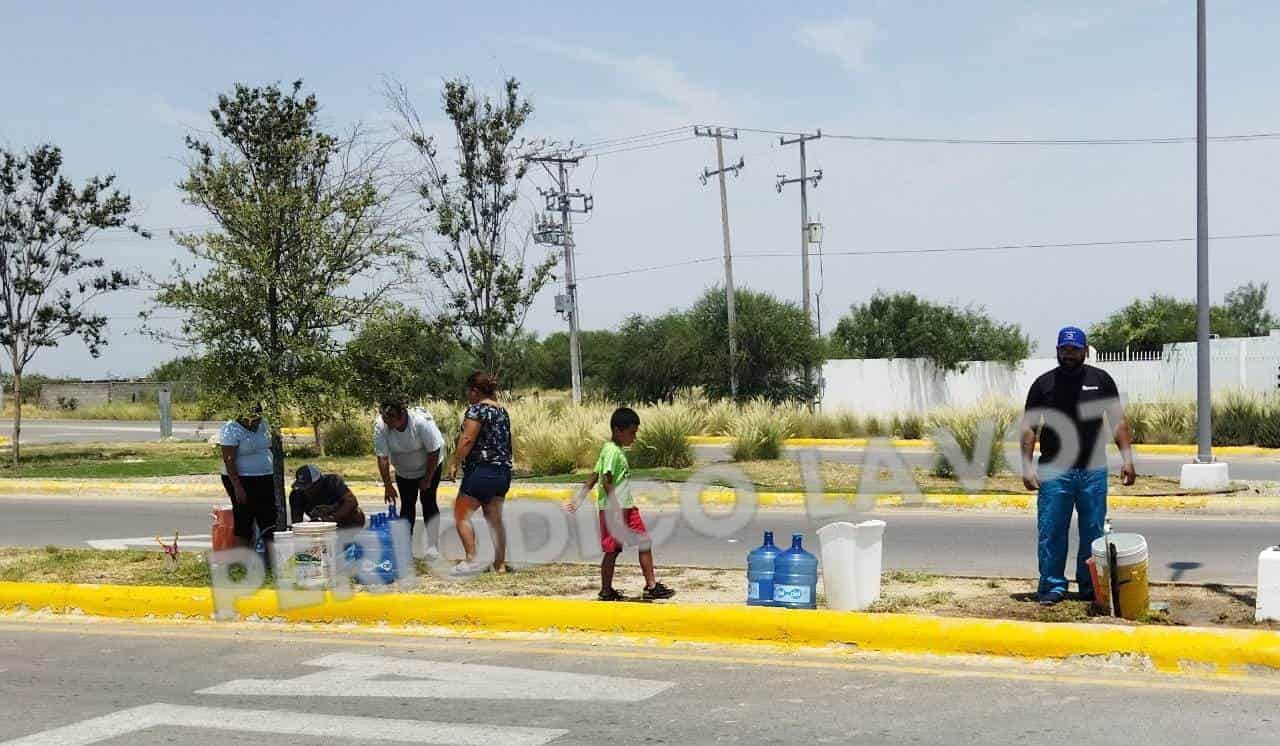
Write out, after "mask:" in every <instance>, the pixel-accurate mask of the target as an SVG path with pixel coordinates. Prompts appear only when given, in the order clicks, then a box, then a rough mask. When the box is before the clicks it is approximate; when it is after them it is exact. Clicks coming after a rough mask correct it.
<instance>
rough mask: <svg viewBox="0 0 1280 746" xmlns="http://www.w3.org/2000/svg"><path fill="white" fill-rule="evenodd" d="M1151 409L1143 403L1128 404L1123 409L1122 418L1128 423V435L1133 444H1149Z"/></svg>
mask: <svg viewBox="0 0 1280 746" xmlns="http://www.w3.org/2000/svg"><path fill="white" fill-rule="evenodd" d="M1153 415H1154V412H1153V407H1152V406H1151V405H1150V404H1147V403H1145V402H1136V403H1133V404H1128V405H1126V406H1125V408H1124V418H1125V420H1126V421H1127V422H1128V423H1129V435H1130V436H1131V437H1132V438H1133V442H1134V443H1149V442H1151V441H1150V438H1151V420H1152V417H1153Z"/></svg>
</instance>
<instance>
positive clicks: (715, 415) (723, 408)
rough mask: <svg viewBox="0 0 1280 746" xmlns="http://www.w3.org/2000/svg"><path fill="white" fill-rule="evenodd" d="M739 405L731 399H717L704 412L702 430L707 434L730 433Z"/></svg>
mask: <svg viewBox="0 0 1280 746" xmlns="http://www.w3.org/2000/svg"><path fill="white" fill-rule="evenodd" d="M737 413H738V406H737V405H736V404H734V403H733V402H730V401H725V400H721V401H717V402H712V403H711V404H709V405H707V406H706V407H705V408H704V410H703V414H702V432H703V433H705V434H706V435H728V434H729V430H730V429H731V427H732V425H733V418H734V415H736V414H737Z"/></svg>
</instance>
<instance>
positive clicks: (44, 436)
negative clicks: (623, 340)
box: [0, 419, 1280, 481]
mask: <svg viewBox="0 0 1280 746" xmlns="http://www.w3.org/2000/svg"><path fill="white" fill-rule="evenodd" d="M221 425H222V423H221V422H175V423H174V425H173V435H174V437H175V438H178V439H180V440H203V439H204V438H207V437H209V436H210V435H212V434H214V433H215V432H217V429H218V428H219V427H220V426H221ZM12 429H13V421H12V420H3V419H0V432H9V431H11V430H12ZM159 437H160V423H159V421H158V420H157V421H149V422H136V421H124V420H24V421H23V423H22V442H24V443H32V444H34V443H113V442H119V443H135V442H139V441H148V440H158V439H159ZM695 451H696V452H697V454H698V457H699V458H701V459H704V460H711V461H726V460H728V459H729V449H728V447H727V446H696V447H695ZM820 453H821V455H822V458H824V459H831V460H835V461H842V462H846V463H862V460H863V458H864V455H865V454H864V452H863V450H862V449H861V448H848V449H832V448H824V449H821V450H820ZM900 453H901V454H902V456H903V458H904V459H905V460H906V461H907V463H908V464H910V465H912V466H922V467H927V466H930V465H932V463H933V455H932V453H931V452H929V451H924V450H908V449H903V450H902V451H900ZM1190 460H1191V459H1190V458H1189V457H1187V456H1144V455H1139V456H1138V457H1137V462H1138V471H1139V473H1141V474H1149V475H1153V476H1162V477H1175V478H1176V477H1177V476H1178V475H1179V473H1180V471H1181V469H1182V465H1183V464H1185V463H1187V462H1188V461H1190ZM1227 460H1228V462H1229V463H1230V464H1231V476H1232V478H1233V479H1250V480H1275V481H1280V458H1270V457H1234V456H1233V457H1231V458H1229V459H1227ZM1113 461H1114V464H1115V466H1116V467H1117V468H1118V465H1119V461H1118V460H1116V457H1113Z"/></svg>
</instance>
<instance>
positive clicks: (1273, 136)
mask: <svg viewBox="0 0 1280 746" xmlns="http://www.w3.org/2000/svg"><path fill="white" fill-rule="evenodd" d="M712 126H719V127H722V128H724V129H736V130H738V131H739V132H746V133H750V134H757V135H781V136H797V135H801V134H804V133H803V132H802V131H800V130H781V129H766V128H761V127H733V126H730V125H712ZM691 128H692V125H688V126H684V127H673V128H670V129H666V130H654V131H652V132H643V133H639V134H636V135H631V136H628V137H618V138H613V139H611V140H601V141H598V142H594V143H590V144H587V145H579V146H575V148H574V150H575V151H577V152H581V153H583V154H586V153H587V152H590V151H595V150H596V149H601V150H599V152H591V155H612V154H614V153H625V152H630V151H631V150H632V149H636V150H640V149H648V148H658V147H664V146H666V145H674V144H676V143H680V142H684V141H686V140H689V139H692V138H691V137H688V136H683V137H676V135H679V134H681V133H683V132H686V131H688V130H690V129H691ZM824 136H825V137H827V138H830V139H833V140H845V141H849V142H864V143H896V144H907V145H1011V146H1023V147H1081V146H1127V145H1181V144H1188V143H1193V142H1195V141H1196V138H1195V137H1194V136H1177V137H1066V138H1015V137H986V138H984V137H909V136H902V135H856V134H839V133H835V134H833V133H830V132H825V133H824ZM1208 139H1209V140H1211V141H1213V142H1220V143H1233V142H1259V141H1267V140H1280V132H1265V131H1264V132H1246V133H1241V134H1230V135H1215V136H1212V137H1209V138H1208ZM650 140H656V142H649V141H650Z"/></svg>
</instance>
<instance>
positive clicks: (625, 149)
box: [582, 135, 697, 158]
mask: <svg viewBox="0 0 1280 746" xmlns="http://www.w3.org/2000/svg"><path fill="white" fill-rule="evenodd" d="M695 139H697V138H695V137H694V136H693V135H685V136H682V137H677V138H674V139H669V140H662V141H659V142H653V143H643V144H636V145H632V146H629V147H620V148H615V149H611V150H602V151H599V152H584V153H582V155H583V156H589V157H592V158H599V157H601V156H606V155H615V154H617V153H630V152H633V151H636V150H650V149H652V148H661V147H665V146H667V145H676V144H678V143H682V142H689V141H690V140H695Z"/></svg>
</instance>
